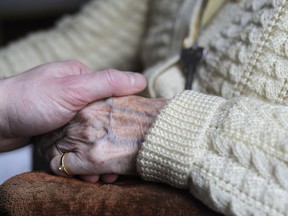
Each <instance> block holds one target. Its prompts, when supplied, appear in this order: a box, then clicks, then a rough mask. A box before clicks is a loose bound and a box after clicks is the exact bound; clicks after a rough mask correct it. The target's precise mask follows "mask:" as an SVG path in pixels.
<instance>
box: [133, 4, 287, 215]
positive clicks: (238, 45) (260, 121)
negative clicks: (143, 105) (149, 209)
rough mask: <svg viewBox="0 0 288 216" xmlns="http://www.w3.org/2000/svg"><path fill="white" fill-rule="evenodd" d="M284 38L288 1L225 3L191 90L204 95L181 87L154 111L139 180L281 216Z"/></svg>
mask: <svg viewBox="0 0 288 216" xmlns="http://www.w3.org/2000/svg"><path fill="white" fill-rule="evenodd" d="M287 35H288V2H287V0H275V1H272V0H271V1H270V0H252V1H249V0H247V1H242V2H241V3H235V2H234V3H228V4H227V5H226V6H225V7H224V8H223V10H222V11H220V12H219V15H218V16H217V17H216V18H215V20H214V22H213V23H212V24H211V26H209V28H208V29H207V31H206V32H205V33H204V35H203V38H202V42H203V44H205V42H206V44H207V48H208V49H207V54H206V56H205V62H204V64H203V66H201V68H200V70H199V71H198V74H197V76H196V79H195V82H194V90H197V91H200V92H203V93H205V94H200V93H196V92H195V91H185V92H183V93H182V94H180V95H178V96H177V97H176V98H174V99H173V100H172V101H171V102H170V103H169V104H168V105H167V106H166V107H165V109H163V110H162V112H161V114H160V115H159V116H158V118H157V120H156V122H155V123H154V126H153V127H152V129H151V130H150V132H149V134H148V136H147V138H146V141H145V142H144V143H143V146H142V148H141V150H140V152H139V155H138V171H139V173H140V174H141V176H142V177H143V178H144V179H148V180H152V181H161V182H166V183H168V184H171V185H175V186H178V187H183V188H189V190H190V191H191V192H192V193H193V194H194V195H195V196H197V197H198V198H199V199H201V200H202V201H203V202H205V203H206V204H207V205H209V206H210V207H211V208H213V209H215V210H217V211H220V212H222V213H224V214H227V215H288V141H287V140H288V123H287V122H288V108H287V106H286V105H287V103H288V101H287V100H288V91H287V90H288V89H287V81H288V55H287V54H288V52H287V51H288V49H287V48H288V46H287V45H288V40H287V39H288V37H287ZM162 75H163V74H162ZM171 82H179V80H173V81H172V80H171ZM207 94H211V95H218V96H221V97H216V96H208V95H207ZM239 96H245V97H239ZM224 98H225V99H224ZM227 99H228V100H227Z"/></svg>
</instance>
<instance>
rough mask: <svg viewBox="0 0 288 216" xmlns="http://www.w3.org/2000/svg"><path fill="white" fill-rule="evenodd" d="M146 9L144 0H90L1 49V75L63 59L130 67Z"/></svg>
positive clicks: (98, 66)
mask: <svg viewBox="0 0 288 216" xmlns="http://www.w3.org/2000/svg"><path fill="white" fill-rule="evenodd" d="M146 11H147V0H138V1H136V0H122V1H118V0H94V1H91V2H90V3H88V4H87V5H85V7H84V8H83V9H82V11H81V12H80V13H79V14H77V15H74V16H67V17H65V18H63V19H62V20H61V21H60V22H59V23H58V24H57V26H56V28H54V29H52V30H50V31H44V32H39V33H36V34H32V35H30V36H28V37H27V38H25V39H23V40H20V41H19V42H17V43H13V44H11V45H10V46H8V47H7V48H5V49H2V50H1V51H0V71H1V72H0V73H1V76H11V75H13V74H16V73H19V72H23V71H25V70H27V69H29V68H31V67H35V66H36V65H39V64H42V63H46V62H49V61H55V60H66V59H78V60H80V61H82V62H83V63H84V64H86V65H87V66H89V67H90V68H92V69H93V70H101V69H104V68H108V67H115V68H118V69H122V70H131V69H133V68H135V67H136V65H137V64H138V62H139V55H138V52H139V45H140V40H141V37H142V34H143V31H144V28H143V26H145V22H146ZM127 14H129V16H127ZM131 20H133V21H131ZM137 59H138V60H137Z"/></svg>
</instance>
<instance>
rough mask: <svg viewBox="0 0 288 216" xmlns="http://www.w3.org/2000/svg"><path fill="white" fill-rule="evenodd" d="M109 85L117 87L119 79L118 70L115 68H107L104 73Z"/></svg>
mask: <svg viewBox="0 0 288 216" xmlns="http://www.w3.org/2000/svg"><path fill="white" fill-rule="evenodd" d="M103 75H104V79H105V80H106V82H107V84H108V86H109V87H115V85H116V84H117V80H118V71H117V70H115V69H106V70H105V71H104V73H103Z"/></svg>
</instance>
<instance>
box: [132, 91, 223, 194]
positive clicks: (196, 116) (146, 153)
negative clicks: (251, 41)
mask: <svg viewBox="0 0 288 216" xmlns="http://www.w3.org/2000/svg"><path fill="white" fill-rule="evenodd" d="M225 101H226V100H225V99H223V98H220V97H215V96H208V95H204V94H200V93H197V92H193V91H184V92H183V93H181V94H179V95H178V96H176V97H175V98H174V99H173V100H171V102H170V103H169V104H168V105H167V106H166V107H165V108H164V109H163V110H162V111H161V113H160V114H159V115H158V117H157V120H156V121H155V123H154V125H153V127H152V128H151V130H150V131H149V133H148V136H147V137H146V140H145V142H144V143H143V145H142V147H141V149H140V151H139V154H138V157H137V171H138V173H139V174H140V175H141V177H142V178H143V179H145V180H149V181H158V182H165V183H168V184H170V185H173V186H176V187H180V188H186V187H187V186H188V175H189V173H190V172H191V171H192V169H193V163H194V161H197V160H199V159H201V158H203V156H204V155H205V153H206V152H207V148H208V146H207V142H205V140H207V137H206V136H207V134H206V131H207V129H208V128H209V126H210V124H211V122H212V121H213V117H214V116H215V115H216V113H217V111H218V109H219V108H220V107H221V105H222V104H223V103H224V102H225Z"/></svg>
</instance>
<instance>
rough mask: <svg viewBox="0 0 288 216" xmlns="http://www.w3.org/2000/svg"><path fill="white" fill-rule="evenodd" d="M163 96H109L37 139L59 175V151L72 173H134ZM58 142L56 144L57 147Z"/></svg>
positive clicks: (87, 176)
mask: <svg viewBox="0 0 288 216" xmlns="http://www.w3.org/2000/svg"><path fill="white" fill-rule="evenodd" d="M165 104H166V100H165V99H148V98H143V97H139V96H126V97H120V98H110V99H106V100H102V101H98V102H94V103H91V104H89V105H88V106H87V107H85V108H84V109H83V110H81V111H80V112H79V113H78V114H77V115H76V116H75V117H74V118H73V120H72V121H70V122H69V123H68V124H67V125H66V126H65V127H63V128H62V129H61V130H60V129H59V130H57V131H54V132H52V133H49V134H46V135H44V136H41V137H38V138H37V139H36V142H37V145H38V146H40V147H41V149H42V151H45V154H46V157H47V159H48V160H51V163H50V166H51V169H52V170H53V171H54V172H55V173H56V174H59V175H64V176H65V173H64V172H62V171H59V170H58V168H59V165H60V160H61V154H60V153H59V151H58V149H57V147H58V148H59V149H60V150H61V151H62V152H67V153H66V154H65V167H66V169H67V171H68V172H69V173H71V174H73V175H80V176H82V179H84V180H86V181H90V182H96V181H98V179H99V175H101V178H102V180H103V181H104V182H113V181H115V180H116V178H117V175H118V174H121V175H129V174H136V157H137V152H138V150H139V148H140V145H141V143H142V142H143V140H144V138H145V135H146V134H147V131H148V129H149V128H150V126H151V124H152V123H153V122H154V120H155V118H156V116H157V115H158V113H159V111H160V110H161V109H162V107H163V106H164V105H165ZM56 145H57V147H56Z"/></svg>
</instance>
